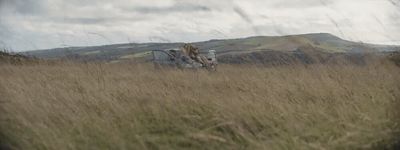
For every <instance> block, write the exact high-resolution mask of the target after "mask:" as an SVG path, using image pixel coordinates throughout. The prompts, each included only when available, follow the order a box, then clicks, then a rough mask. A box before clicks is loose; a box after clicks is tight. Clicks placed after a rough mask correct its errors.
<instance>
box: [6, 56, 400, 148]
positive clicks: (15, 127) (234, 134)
mask: <svg viewBox="0 0 400 150" xmlns="http://www.w3.org/2000/svg"><path fill="white" fill-rule="evenodd" d="M0 70H1V71H0V98H1V99H0V138H1V142H0V143H1V148H7V149H144V150H146V149H274V150H275V149H384V148H393V147H392V146H393V145H394V144H396V141H397V139H396V138H397V137H398V136H399V134H398V133H399V129H400V128H399V126H398V123H399V121H398V115H397V114H398V112H397V109H398V108H399V107H398V106H400V105H399V104H400V103H399V101H400V76H399V75H400V69H399V68H398V67H396V66H394V65H392V64H389V63H371V64H368V65H366V66H356V65H318V64H314V65H291V66H280V67H259V66H258V67H257V66H251V65H246V66H230V65H223V66H220V67H219V71H218V72H215V73H210V72H207V71H190V70H186V71H181V70H174V69H166V70H155V69H153V68H152V67H149V66H146V65H133V64H108V65H105V64H76V63H62V64H61V63H60V64H52V65H45V64H42V65H40V64H39V65H30V66H26V65H19V66H16V65H1V66H0Z"/></svg>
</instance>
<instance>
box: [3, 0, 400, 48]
mask: <svg viewBox="0 0 400 150" xmlns="http://www.w3.org/2000/svg"><path fill="white" fill-rule="evenodd" d="M319 32H328V33H332V34H334V35H336V36H339V37H341V38H344V39H347V40H353V41H360V42H367V43H379V44H400V0H0V48H7V49H12V50H14V51H24V50H32V49H45V48H54V47H68V46H90V45H105V44H114V43H127V42H135V43H140V42H193V41H203V40H209V39H222V38H239V37H247V36H255V35H266V36H275V35H288V34H301V33H319Z"/></svg>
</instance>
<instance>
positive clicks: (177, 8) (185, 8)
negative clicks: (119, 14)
mask: <svg viewBox="0 0 400 150" xmlns="http://www.w3.org/2000/svg"><path fill="white" fill-rule="evenodd" d="M125 10H130V11H135V12H138V13H143V14H165V13H176V12H203V11H211V8H209V7H207V6H203V5H198V4H192V3H187V2H176V3H175V4H174V5H172V6H167V7H143V6H142V7H131V8H128V9H125Z"/></svg>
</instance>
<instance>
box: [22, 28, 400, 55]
mask: <svg viewBox="0 0 400 150" xmlns="http://www.w3.org/2000/svg"><path fill="white" fill-rule="evenodd" d="M183 44H184V43H127V44H115V45H104V46H92V47H67V48H56V49H47V50H35V51H28V52H24V53H23V54H25V55H29V56H35V57H38V58H46V59H58V58H76V59H82V60H88V61H108V62H118V61H124V60H132V59H138V58H141V59H142V58H149V57H150V51H151V50H164V49H176V48H179V47H181V46H182V45H183ZM192 44H193V45H195V46H197V47H199V48H200V50H201V51H203V52H204V51H205V50H209V49H214V50H216V51H217V54H218V57H224V56H227V55H229V56H232V55H243V54H249V53H255V52H271V51H272V52H284V53H285V52H294V51H297V50H298V49H299V48H301V47H313V48H315V49H317V50H318V51H321V52H324V53H359V52H386V51H395V50H399V49H400V47H398V46H390V45H374V44H365V43H359V42H352V41H347V40H343V39H340V38H338V37H336V36H334V35H332V34H329V33H313V34H302V35H288V36H256V37H248V38H240V39H223V40H210V41H204V42H195V43H192Z"/></svg>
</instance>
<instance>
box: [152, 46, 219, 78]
mask: <svg viewBox="0 0 400 150" xmlns="http://www.w3.org/2000/svg"><path fill="white" fill-rule="evenodd" d="M152 54H153V64H154V66H156V67H158V68H159V67H176V68H180V69H199V68H205V69H207V70H210V71H215V70H216V67H217V65H218V61H217V55H216V51H215V50H208V53H207V55H201V54H200V52H199V50H198V48H195V47H193V46H192V45H190V44H185V45H184V46H183V48H182V49H172V50H153V51H152Z"/></svg>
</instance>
